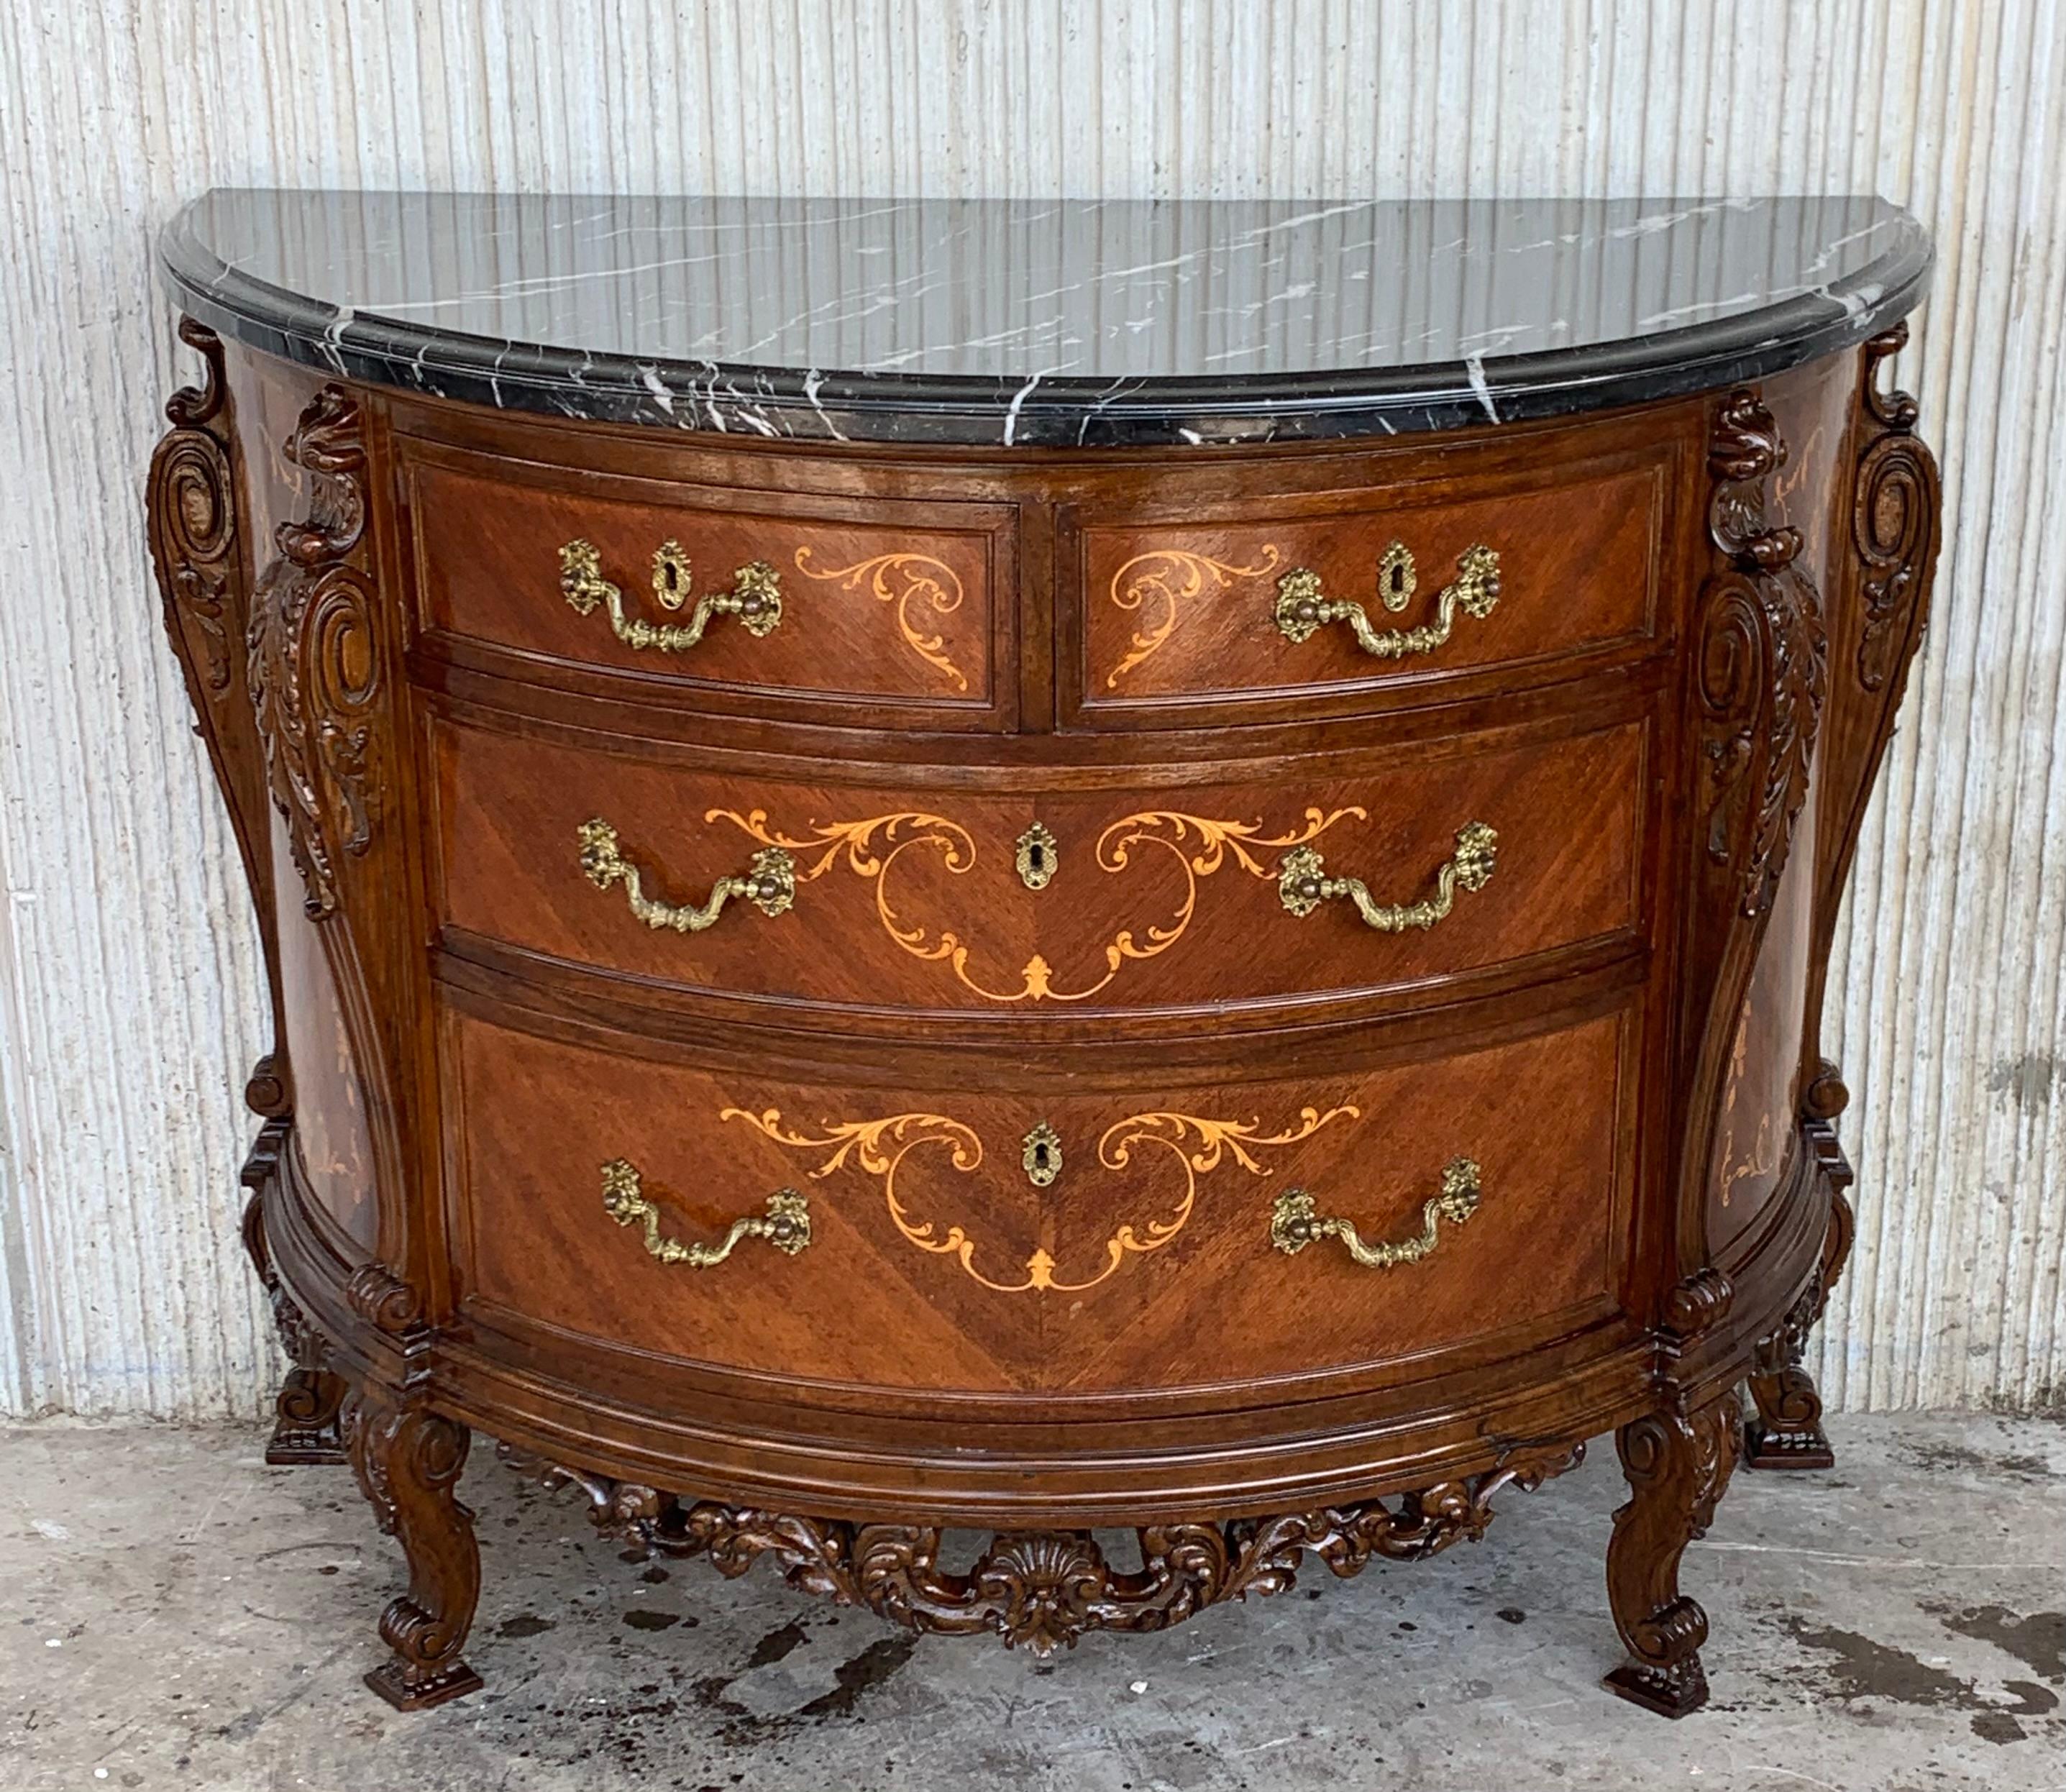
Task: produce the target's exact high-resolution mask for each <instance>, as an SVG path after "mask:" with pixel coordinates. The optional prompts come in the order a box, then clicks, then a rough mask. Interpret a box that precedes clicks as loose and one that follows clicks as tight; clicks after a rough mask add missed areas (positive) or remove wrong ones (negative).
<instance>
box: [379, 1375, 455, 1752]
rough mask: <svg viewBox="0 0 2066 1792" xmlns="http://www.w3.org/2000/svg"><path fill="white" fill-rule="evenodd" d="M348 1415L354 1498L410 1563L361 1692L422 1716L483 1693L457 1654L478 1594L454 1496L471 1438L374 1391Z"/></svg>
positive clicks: (387, 1614) (442, 1419)
mask: <svg viewBox="0 0 2066 1792" xmlns="http://www.w3.org/2000/svg"><path fill="white" fill-rule="evenodd" d="M346 1415H347V1416H346V1437H347V1438H348V1440H349V1442H350V1453H351V1466H352V1472H353V1473H354V1474H355V1475H356V1476H357V1477H358V1479H359V1490H360V1491H361V1492H362V1493H363V1494H365V1495H366V1498H367V1502H368V1503H369V1504H371V1506H372V1507H373V1510H374V1515H375V1518H378V1520H379V1524H380V1528H381V1529H382V1530H384V1531H386V1532H387V1534H388V1535H390V1536H391V1537H394V1538H395V1539H397V1540H398V1541H399V1543H401V1546H402V1550H403V1554H404V1555H406V1556H407V1558H408V1563H409V1590H408V1591H407V1592H406V1593H403V1594H402V1595H399V1596H398V1597H397V1598H396V1599H395V1601H394V1603H391V1605H390V1606H389V1607H388V1608H387V1611H386V1612H383V1613H382V1614H381V1618H380V1636H381V1640H382V1641H383V1642H385V1643H386V1644H387V1646H388V1647H389V1648H391V1649H392V1650H393V1651H394V1655H393V1656H392V1657H391V1659H390V1660H387V1661H386V1662H384V1663H383V1664H381V1665H380V1666H379V1667H378V1668H375V1669H374V1670H373V1671H372V1672H371V1673H369V1674H368V1675H367V1676H366V1684H367V1685H368V1686H370V1687H371V1688H372V1689H373V1690H374V1691H375V1692H376V1693H379V1695H380V1697H382V1698H383V1699H385V1700H386V1701H387V1702H388V1703H389V1704H390V1705H393V1706H394V1707H395V1709H397V1710H398V1711H422V1710H425V1709H428V1708H429V1707H430V1706H431V1705H443V1704H444V1703H445V1701H447V1700H448V1699H456V1698H459V1697H462V1696H463V1695H464V1694H465V1693H471V1692H474V1691H476V1689H478V1688H479V1687H480V1684H481V1680H480V1675H478V1674H477V1673H476V1672H474V1671H473V1669H472V1668H470V1667H468V1665H467V1664H466V1662H465V1660H464V1659H463V1658H462V1656H460V1650H461V1649H462V1648H464V1646H465V1644H466V1638H467V1633H468V1631H469V1630H471V1629H472V1627H473V1612H474V1607H475V1604H476V1602H477V1600H478V1599H479V1598H480V1547H479V1545H478V1544H477V1543H476V1542H475V1540H474V1535H473V1514H472V1512H471V1511H469V1510H468V1509H467V1508H466V1507H465V1506H462V1505H461V1504H460V1502H459V1499H458V1497H457V1495H456V1493H455V1492H454V1490H455V1489H456V1487H457V1486H458V1485H459V1478H460V1472H461V1471H462V1470H464V1468H465V1466H466V1458H467V1451H468V1447H469V1445H470V1444H471V1441H472V1437H471V1434H470V1433H468V1430H467V1428H466V1427H465V1426H464V1425H460V1424H456V1423H455V1422H454V1421H452V1420H450V1419H448V1418H445V1417H441V1416H440V1414H438V1413H433V1412H431V1411H430V1410H429V1409H427V1407H423V1406H422V1405H415V1404H411V1403H409V1402H406V1401H394V1400H391V1399H390V1398H389V1397H387V1395H386V1394H385V1393H383V1392H382V1391H381V1390H379V1389H373V1388H368V1389H366V1390H365V1391H364V1392H363V1393H359V1394H358V1395H357V1396H355V1397H354V1398H353V1399H352V1400H351V1401H350V1402H349V1404H348V1405H347V1408H346Z"/></svg>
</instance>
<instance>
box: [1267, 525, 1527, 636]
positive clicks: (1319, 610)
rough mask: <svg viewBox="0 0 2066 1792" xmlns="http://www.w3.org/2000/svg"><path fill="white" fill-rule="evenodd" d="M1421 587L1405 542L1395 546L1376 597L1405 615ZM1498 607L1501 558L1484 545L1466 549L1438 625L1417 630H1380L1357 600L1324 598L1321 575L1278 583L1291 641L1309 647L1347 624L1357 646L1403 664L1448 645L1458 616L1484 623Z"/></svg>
mask: <svg viewBox="0 0 2066 1792" xmlns="http://www.w3.org/2000/svg"><path fill="white" fill-rule="evenodd" d="M1419 582H1420V578H1419V574H1416V572H1415V570H1414V568H1413V555H1412V550H1411V549H1408V547H1407V545H1406V544H1405V543H1404V541H1394V542H1393V543H1392V545H1390V546H1389V547H1387V549H1385V550H1384V553H1383V556H1382V557H1380V558H1379V561H1378V563H1377V595H1378V598H1379V602H1382V603H1383V606H1384V607H1385V608H1386V609H1387V610H1393V611H1397V610H1404V608H1405V607H1406V606H1407V603H1408V601H1409V600H1410V599H1411V598H1412V595H1413V592H1414V589H1415V587H1416V586H1417V585H1418V583H1419ZM1498 602H1499V556H1498V554H1497V553H1494V552H1493V549H1490V548H1489V547H1487V546H1486V545H1485V544H1484V543H1483V542H1482V541H1481V542H1479V543H1477V545H1474V546H1472V547H1468V548H1466V549H1464V552H1463V554H1462V556H1461V557H1460V558H1459V559H1458V560H1457V562H1456V579H1455V582H1453V583H1452V584H1449V585H1446V586H1444V587H1443V588H1442V594H1441V595H1440V597H1439V598H1436V600H1435V619H1434V621H1432V622H1423V623H1422V624H1421V625H1420V626H1419V627H1418V628H1379V627H1378V626H1377V625H1376V624H1375V623H1374V622H1371V619H1370V613H1369V611H1367V610H1365V609H1364V608H1363V606H1362V605H1361V604H1359V603H1358V602H1356V601H1355V598H1327V597H1323V596H1322V595H1321V594H1320V575H1319V574H1318V573H1316V572H1315V571H1313V570H1311V568H1310V567H1306V566H1294V567H1293V568H1292V569H1291V570H1290V572H1288V573H1286V574H1285V575H1284V576H1283V577H1282V578H1280V579H1279V580H1278V582H1277V606H1276V610H1275V614H1276V618H1277V626H1278V630H1279V632H1280V633H1282V635H1283V636H1284V638H1285V639H1286V640H1287V641H1305V640H1309V639H1311V637H1312V635H1313V634H1314V632H1315V630H1318V629H1319V628H1321V627H1323V626H1325V625H1326V624H1327V623H1329V622H1347V624H1348V625H1349V626H1350V628H1351V629H1352V630H1354V631H1355V638H1356V645H1357V646H1358V647H1361V648H1362V649H1363V651H1364V652H1365V653H1367V654H1374V655H1376V657H1377V658H1378V659H1405V658H1406V657H1407V656H1408V655H1410V654H1417V653H1432V652H1433V651H1435V650H1436V648H1437V647H1440V646H1441V645H1442V643H1444V641H1446V640H1448V639H1449V631H1450V630H1452V629H1453V628H1454V627H1455V626H1456V612H1457V610H1462V611H1463V612H1464V614H1465V615H1467V616H1474V617H1476V618H1478V619H1480V620H1481V621H1482V620H1483V619H1484V618H1485V617H1487V616H1489V615H1490V614H1492V613H1493V607H1494V606H1496V605H1497V603H1498Z"/></svg>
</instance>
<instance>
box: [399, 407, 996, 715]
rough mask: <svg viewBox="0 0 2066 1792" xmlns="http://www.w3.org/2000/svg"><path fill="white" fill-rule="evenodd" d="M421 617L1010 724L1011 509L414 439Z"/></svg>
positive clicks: (478, 636)
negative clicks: (604, 468) (598, 465)
mask: <svg viewBox="0 0 2066 1792" xmlns="http://www.w3.org/2000/svg"><path fill="white" fill-rule="evenodd" d="M405 491H406V494H407V512H408V528H409V535H410V540H411V553H412V556H413V561H414V578H415V590H416V606H417V614H418V616H419V618H420V622H421V627H422V630H423V635H424V637H425V638H426V639H427V642H428V643H429V644H430V645H431V647H433V648H435V650H436V651H440V652H441V653H443V654H444V655H445V656H446V657H448V658H449V659H452V660H453V661H455V662H456V663H462V664H464V665H468V666H470V667H474V668H475V669H477V670H480V671H488V672H494V673H499V674H500V675H504V676H506V677H512V678H517V679H525V680H526V681H528V682H530V683H545V684H552V685H557V686H561V687H565V688H569V689H573V690H578V691H586V692H589V693H592V694H594V695H602V696H628V697H630V698H632V699H634V700H646V701H650V700H654V699H656V698H657V699H659V700H662V701H671V700H674V699H677V698H678V697H679V698H688V697H691V696H692V699H693V702H694V704H695V707H697V708H699V709H706V710H711V711H715V712H725V713H731V714H744V715H756V714H758V715H768V716H781V715H793V716H796V717H798V718H799V719H805V720H832V721H835V722H838V721H845V722H849V723H852V724H870V725H872V724H881V723H885V722H886V723H889V724H896V723H897V722H898V721H900V720H901V721H902V722H904V723H905V724H906V725H915V726H922V727H925V728H977V729H983V728H1010V727H1011V726H1012V725H1013V722H1014V720H1015V710H1016V701H1015V699H1016V689H1015V687H1016V679H1015V676H1014V671H1013V669H1014V667H1015V663H1016V653H1015V626H1016V617H1015V604H1014V603H1013V602H1012V598H1011V590H1012V586H1011V575H1012V571H1013V569H1014V568H1015V565H1016V558H1017V551H1016V550H1017V542H1016V533H1015V530H1016V513H1015V511H1014V509H1012V508H1011V506H1009V505H984V504H970V503H966V502H956V501H946V502H934V501H930V500H928V501H924V502H917V501H912V500H910V499H908V498H903V497H846V496H844V495H832V494H821V493H810V492H807V491H802V490H797V491H768V490H761V489H741V488H731V487H723V486H715V485H704V484H691V483H687V482H677V481H673V480H652V479H644V478H635V477H629V476H622V475H618V474H604V473H596V472H589V471H586V470H585V469H581V468H572V467H563V466H553V465H549V464H541V463H537V462H533V461H526V460H505V459H503V458H500V457H499V456H486V455H480V454H476V453H470V452H460V451H456V450H452V449H448V448H441V447H438V446H435V445H432V444H423V443H415V444H411V452H410V453H409V456H408V459H407V474H406V484H405Z"/></svg>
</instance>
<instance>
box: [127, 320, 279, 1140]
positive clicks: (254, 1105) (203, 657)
mask: <svg viewBox="0 0 2066 1792" xmlns="http://www.w3.org/2000/svg"><path fill="white" fill-rule="evenodd" d="M179 333H180V341H181V342H183V343H185V344H186V345H187V346H188V347H190V348H192V349H194V350H196V351H198V352H199V353H200V355H201V361H202V366H203V371H204V374H205V378H204V379H203V382H202V383H201V386H200V387H199V388H198V389H196V387H191V386H187V387H181V388H180V390H179V391H176V392H175V393H173V394H172V397H171V398H169V399H167V400H166V403H165V418H166V420H167V421H168V423H170V424H171V425H172V428H170V429H168V431H166V432H165V434H164V436H163V437H162V438H161V439H160V441H159V443H158V445H157V448H156V450H155V451H154V452H153V453H152V456H151V471H150V474H149V476H148V480H147V481H146V483H145V486H144V509H145V511H146V513H147V514H148V519H149V524H150V539H151V562H152V568H153V570H155V571H156V574H157V581H158V595H159V598H160V602H161V604H162V606H163V610H164V623H165V633H166V634H167V636H168V638H169V639H170V640H171V642H172V651H173V654H174V655H175V656H176V658H177V659H178V660H179V663H180V670H181V671H182V672H183V673H184V675H185V678H186V687H187V697H188V701H189V702H190V703H192V706H193V712H194V732H196V734H198V735H199V736H201V740H202V742H203V744H205V746H206V747H207V748H208V755H209V764H210V765H211V766H212V767H213V770H214V772H215V778H216V783H217V786H218V787H219V788H220V789H221V792H222V798H223V801H224V804H225V806H226V807H227V808H228V809H229V820H230V825H231V828H232V829H233V832H234V833H235V834H236V836H237V850H238V853H239V854H240V855H241V857H242V858H243V861H244V874H245V882H246V884H247V885H248V886H249V890H250V892H251V900H252V904H253V906H254V907H255V908H256V909H257V913H258V933H259V938H260V940H261V943H262V944H263V947H264V949H265V973H266V982H267V985H268V987H269V993H270V995H271V999H272V1009H273V1047H272V1048H271V1050H269V1051H268V1052H265V1053H263V1054H262V1055H261V1056H260V1058H259V1060H258V1061H257V1064H255V1065H254V1066H253V1068H252V1071H251V1074H250V1076H249V1080H247V1081H246V1082H245V1089H244V1099H245V1103H246V1105H248V1106H249V1108H250V1109H251V1110H252V1112H253V1113H257V1114H259V1115H261V1116H262V1117H265V1119H267V1120H284V1119H286V1118H287V1117H289V1115H290V1113H291V1112H292V1109H293V1105H294V1091H293V1085H292V1081H291V1079H290V1076H289V1073H288V1067H287V1056H286V1044H285V1040H286V1029H285V1027H284V1026H283V1024H282V1018H281V1000H280V966H279V949H278V943H277V936H276V934H275V930H274V921H273V862H272V855H271V852H270V849H269V833H268V828H267V823H266V818H265V761H264V753H263V750H262V748H261V746H260V744H259V741H258V737H257V729H256V728H255V726H254V725H253V718H252V713H251V699H250V694H249V691H248V690H247V689H246V687H245V663H244V639H245V630H247V629H248V627H249V623H250V615H251V586H252V570H251V568H252V557H251V550H252V543H251V541H250V539H249V529H248V528H247V526H246V524H245V516H244V512H243V508H242V505H241V495H242V488H241V480H240V472H241V467H240V463H239V459H238V452H237V436H236V430H235V427H234V424H233V419H232V416H231V412H230V403H229V383H228V379H227V378H226V375H225V367H224V360H223V349H222V339H221V338H220V337H219V336H217V334H216V333H215V332H214V331H213V330H210V329H209V328H208V327H207V326H205V325H202V324H199V323H196V322H194V321H193V319H192V318H181V319H180V326H179Z"/></svg>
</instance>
